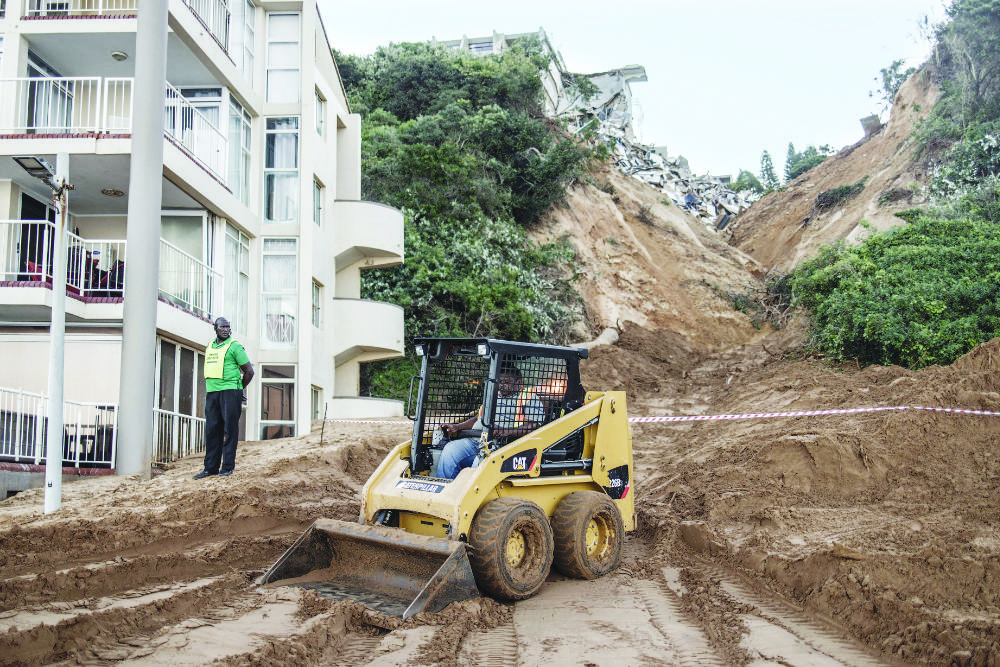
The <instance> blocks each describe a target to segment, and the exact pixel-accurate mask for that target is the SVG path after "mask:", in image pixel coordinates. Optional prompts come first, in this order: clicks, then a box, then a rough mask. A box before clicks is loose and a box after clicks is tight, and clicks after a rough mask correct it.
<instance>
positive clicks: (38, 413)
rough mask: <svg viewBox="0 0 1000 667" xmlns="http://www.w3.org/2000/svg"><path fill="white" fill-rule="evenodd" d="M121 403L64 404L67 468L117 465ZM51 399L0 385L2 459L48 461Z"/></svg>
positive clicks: (21, 461) (74, 402) (67, 402)
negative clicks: (49, 401)
mask: <svg viewBox="0 0 1000 667" xmlns="http://www.w3.org/2000/svg"><path fill="white" fill-rule="evenodd" d="M117 431H118V406H116V405H114V404H107V403H80V402H76V401H65V402H64V403H63V438H62V441H63V451H62V465H63V466H64V467H74V468H80V467H91V468H93V467H98V468H100V467H103V468H111V467H114V461H115V454H116V452H117V444H118V443H117V435H116V434H117ZM47 442H48V398H46V397H45V396H43V395H42V394H34V393H31V392H26V391H21V390H20V389H5V388H2V387H0V460H6V461H13V462H15V463H30V464H36V465H40V464H42V463H44V462H45V461H46V456H47V454H46V443H47Z"/></svg>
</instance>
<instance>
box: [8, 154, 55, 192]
mask: <svg viewBox="0 0 1000 667" xmlns="http://www.w3.org/2000/svg"><path fill="white" fill-rule="evenodd" d="M14 162H16V163H18V164H19V165H21V168H22V169H24V170H25V171H26V172H28V174H30V175H31V176H33V177H35V178H37V179H38V180H40V181H44V182H45V183H47V184H48V185H52V177H53V176H55V175H56V170H55V169H53V168H52V166H51V165H50V164H49V163H48V162H46V161H45V160H43V159H42V158H40V157H35V156H34V155H15V156H14Z"/></svg>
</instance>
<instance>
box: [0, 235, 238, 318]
mask: <svg viewBox="0 0 1000 667" xmlns="http://www.w3.org/2000/svg"><path fill="white" fill-rule="evenodd" d="M66 236H67V237H68V240H69V243H68V249H67V260H66V261H67V267H66V295H67V296H68V297H70V299H69V300H68V301H67V319H73V318H75V319H89V314H88V311H87V308H86V305H87V304H104V303H120V302H122V301H123V299H124V296H125V240H124V239H87V238H83V237H81V236H78V235H76V234H73V233H67V235H66ZM54 239H55V224H54V223H52V222H48V221H44V220H0V288H31V287H35V288H37V287H42V288H48V289H51V288H52V273H53V268H52V267H53V254H52V253H53V241H54ZM159 275H160V284H159V297H160V300H161V301H165V302H167V303H170V304H173V305H175V306H177V307H178V308H181V309H182V310H185V311H187V312H189V313H191V314H193V315H196V316H198V317H200V318H202V319H205V320H211V319H213V318H215V317H218V316H219V315H220V314H221V310H222V298H223V291H222V273H221V272H219V271H218V270H216V269H213V268H212V267H210V266H208V265H207V264H205V263H204V262H202V261H201V260H199V259H196V258H195V257H193V256H191V255H189V254H188V253H186V252H184V251H182V250H180V249H179V248H177V247H176V246H174V245H171V244H170V243H168V242H167V241H164V240H162V239H161V240H160V274H159ZM21 294H22V297H23V294H24V293H23V292H22V293H21ZM7 295H8V297H9V296H10V293H7ZM10 301H11V299H9V298H4V301H3V302H0V307H3V306H4V305H7V304H9V302H10ZM71 301H72V302H75V303H72V304H71V303H70V302H71ZM16 302H17V304H18V305H19V306H22V307H24V308H23V309H22V311H21V312H22V313H29V315H28V316H27V317H28V319H31V316H30V314H31V313H34V317H35V319H40V320H44V319H45V318H46V317H47V313H48V306H47V298H46V297H45V295H44V294H43V295H42V298H41V299H40V300H39V299H38V298H31V297H28V298H18V299H16ZM78 304H82V305H78ZM117 318H120V314H119V315H117V317H116V318H115V319H117Z"/></svg>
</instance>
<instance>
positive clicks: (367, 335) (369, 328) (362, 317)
mask: <svg viewBox="0 0 1000 667" xmlns="http://www.w3.org/2000/svg"><path fill="white" fill-rule="evenodd" d="M333 321H334V322H336V323H337V326H336V328H335V329H334V334H333V354H334V363H335V364H336V365H337V366H340V365H341V364H345V363H347V362H349V361H352V360H353V361H359V362H360V361H378V360H380V359H391V358H393V357H398V356H400V355H402V354H403V309H402V308H400V307H399V306H397V305H395V304H391V303H382V302H380V301H367V300H365V299H334V300H333Z"/></svg>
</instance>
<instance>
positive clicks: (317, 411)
mask: <svg viewBox="0 0 1000 667" xmlns="http://www.w3.org/2000/svg"><path fill="white" fill-rule="evenodd" d="M311 403H312V418H313V419H322V418H323V408H324V407H325V406H324V405H323V390H322V389H320V388H319V387H316V386H313V388H312V402H311Z"/></svg>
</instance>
